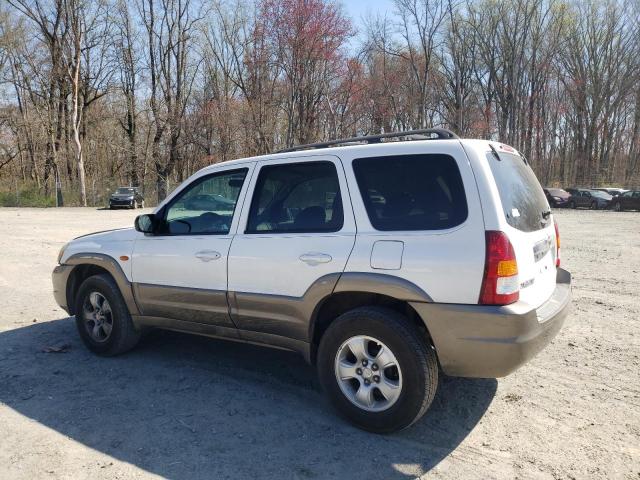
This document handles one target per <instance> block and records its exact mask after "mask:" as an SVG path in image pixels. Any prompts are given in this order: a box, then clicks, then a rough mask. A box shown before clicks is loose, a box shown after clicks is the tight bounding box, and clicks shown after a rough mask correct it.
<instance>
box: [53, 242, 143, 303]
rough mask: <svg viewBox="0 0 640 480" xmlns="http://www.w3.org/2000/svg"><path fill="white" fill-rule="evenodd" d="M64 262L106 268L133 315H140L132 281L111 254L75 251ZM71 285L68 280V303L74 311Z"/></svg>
mask: <svg viewBox="0 0 640 480" xmlns="http://www.w3.org/2000/svg"><path fill="white" fill-rule="evenodd" d="M64 263H65V265H73V266H76V267H77V266H79V265H96V266H98V267H101V268H104V269H105V270H106V271H107V272H109V273H110V274H111V276H112V277H113V279H114V280H115V282H116V284H117V285H118V288H119V289H120V293H122V297H123V298H124V301H125V303H126V304H127V308H128V309H129V312H130V313H131V315H140V311H139V310H138V305H137V304H136V301H135V298H134V296H133V288H132V286H131V282H129V280H127V277H126V275H125V274H124V272H123V271H122V268H121V267H120V265H119V264H118V262H116V261H115V260H114V259H113V258H112V257H110V256H109V255H104V254H102V253H75V254H73V255H71V256H70V257H69V258H68V259H67V260H65V262H64ZM74 270H75V269H74ZM71 287H72V285H71V282H67V285H66V293H67V305H68V308H69V309H70V310H71V311H72V310H73V302H72V301H70V300H71V299H70V298H69V295H70V294H71V291H70V288H71Z"/></svg>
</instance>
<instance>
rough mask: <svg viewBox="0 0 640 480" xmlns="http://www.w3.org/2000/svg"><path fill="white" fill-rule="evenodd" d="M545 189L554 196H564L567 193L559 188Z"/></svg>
mask: <svg viewBox="0 0 640 480" xmlns="http://www.w3.org/2000/svg"><path fill="white" fill-rule="evenodd" d="M547 190H549V193H550V194H551V195H555V196H556V197H562V196H565V195H569V194H568V193H567V192H565V191H564V190H562V189H561V188H548V189H547Z"/></svg>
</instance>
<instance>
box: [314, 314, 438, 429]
mask: <svg viewBox="0 0 640 480" xmlns="http://www.w3.org/2000/svg"><path fill="white" fill-rule="evenodd" d="M318 374H319V377H320V382H321V383H322V386H323V387H324V389H325V391H326V392H327V393H328V394H329V396H330V398H331V401H332V402H333V404H334V405H335V407H336V408H337V410H338V411H339V412H340V413H342V414H343V415H344V416H345V417H346V418H347V419H349V420H350V421H351V422H353V423H354V424H356V425H357V426H358V427H360V428H363V429H365V430H369V431H372V432H377V433H388V432H393V431H396V430H400V429H403V428H406V427H408V426H409V425H411V424H413V423H414V422H416V421H417V420H418V419H420V417H422V415H424V413H425V412H426V411H427V409H428V408H429V405H430V404H431V402H432V401H433V398H434V396H435V393H436V389H437V385H438V362H437V359H436V355H435V352H434V350H433V348H432V347H431V345H430V344H429V343H428V341H427V337H426V335H425V334H424V333H422V332H421V331H420V330H419V329H418V328H417V327H416V326H415V325H414V324H412V323H411V322H410V321H409V320H408V319H407V318H406V317H405V316H404V315H401V314H400V313H398V312H396V311H394V310H390V309H386V308H380V307H361V308H357V309H354V310H351V311H348V312H346V313H344V314H342V315H341V316H340V317H338V318H337V319H336V320H335V321H334V322H333V323H332V324H331V325H330V326H329V328H328V329H327V331H326V332H325V334H324V335H323V337H322V340H321V342H320V347H319V350H318Z"/></svg>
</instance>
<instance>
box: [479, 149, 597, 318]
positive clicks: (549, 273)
mask: <svg viewBox="0 0 640 480" xmlns="http://www.w3.org/2000/svg"><path fill="white" fill-rule="evenodd" d="M511 150H513V149H511ZM514 152H515V151H514ZM487 161H488V162H489V167H490V169H491V172H492V174H493V178H494V180H495V183H496V187H497V189H498V193H499V196H500V202H501V204H502V211H503V213H504V218H505V220H506V223H507V225H506V227H505V231H506V233H507V235H508V236H509V239H510V240H511V244H512V245H513V248H514V250H515V253H516V259H517V261H518V277H519V281H520V300H522V301H524V302H527V303H529V304H530V305H532V306H533V307H538V306H540V305H541V304H542V303H544V302H545V301H546V300H547V299H548V298H549V297H550V296H551V294H552V293H553V290H554V289H555V285H556V268H555V260H556V259H555V255H556V250H555V228H554V225H553V218H552V216H551V211H550V209H549V204H548V202H547V199H546V197H545V195H544V192H543V190H542V187H541V186H540V183H539V182H538V179H537V178H536V176H535V174H534V173H533V170H532V169H531V167H530V166H529V165H528V164H527V162H526V160H525V159H524V158H523V157H521V156H520V155H518V154H517V153H508V152H504V151H500V152H499V153H498V152H497V151H496V152H495V153H494V152H491V153H488V154H487ZM587 193H588V192H587ZM581 198H582V199H583V201H584V200H585V199H586V200H590V198H588V197H582V195H581Z"/></svg>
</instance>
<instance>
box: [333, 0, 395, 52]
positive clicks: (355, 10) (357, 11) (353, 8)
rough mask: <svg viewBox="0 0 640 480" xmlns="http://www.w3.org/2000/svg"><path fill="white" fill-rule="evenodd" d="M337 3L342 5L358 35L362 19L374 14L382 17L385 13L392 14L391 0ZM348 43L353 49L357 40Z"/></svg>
mask: <svg viewBox="0 0 640 480" xmlns="http://www.w3.org/2000/svg"><path fill="white" fill-rule="evenodd" d="M339 3H342V6H343V8H344V12H345V13H346V14H347V15H349V17H351V19H352V21H353V25H354V27H356V29H357V30H358V33H362V29H363V28H362V27H363V19H364V18H366V17H367V15H369V14H372V15H375V14H376V13H380V14H381V15H384V14H385V13H387V12H388V13H389V14H391V13H392V12H393V0H339ZM350 43H351V46H352V47H355V45H357V43H358V38H357V37H356V38H353V39H352V40H351V42H350Z"/></svg>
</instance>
